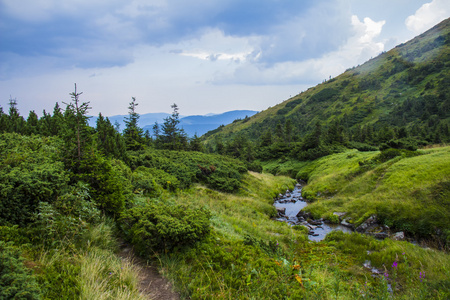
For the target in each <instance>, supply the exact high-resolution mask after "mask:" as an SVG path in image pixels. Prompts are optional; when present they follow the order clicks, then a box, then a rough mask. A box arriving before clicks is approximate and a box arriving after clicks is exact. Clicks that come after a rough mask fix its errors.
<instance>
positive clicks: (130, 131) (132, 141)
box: [123, 97, 144, 150]
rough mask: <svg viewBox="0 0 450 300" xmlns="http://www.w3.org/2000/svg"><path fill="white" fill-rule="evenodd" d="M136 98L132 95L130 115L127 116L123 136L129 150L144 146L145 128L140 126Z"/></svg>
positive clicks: (129, 107) (129, 108)
mask: <svg viewBox="0 0 450 300" xmlns="http://www.w3.org/2000/svg"><path fill="white" fill-rule="evenodd" d="M137 106H138V103H136V98H135V97H132V98H131V102H130V106H128V117H126V118H125V129H124V130H123V137H124V139H125V145H126V147H127V150H141V149H143V148H144V138H143V134H144V132H143V130H142V128H140V127H139V126H138V121H139V114H138V113H137V112H136V107H137Z"/></svg>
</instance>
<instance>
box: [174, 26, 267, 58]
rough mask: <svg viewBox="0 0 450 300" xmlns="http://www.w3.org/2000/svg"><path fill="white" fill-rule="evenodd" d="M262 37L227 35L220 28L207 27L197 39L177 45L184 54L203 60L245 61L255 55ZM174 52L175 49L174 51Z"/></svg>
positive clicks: (180, 52) (181, 53)
mask: <svg viewBox="0 0 450 300" xmlns="http://www.w3.org/2000/svg"><path fill="white" fill-rule="evenodd" d="M259 41H260V38H259V37H257V36H250V37H233V36H226V35H225V34H224V33H223V31H221V30H219V29H211V28H210V29H207V30H205V31H204V33H203V34H202V35H201V36H200V37H199V38H195V39H190V40H186V41H183V42H181V43H179V44H177V45H176V46H174V47H175V48H177V49H182V50H179V51H178V53H179V54H180V55H182V56H190V57H195V58H198V59H202V60H210V61H217V60H228V61H234V62H244V61H246V60H247V58H249V57H250V56H252V55H253V53H254V52H255V50H256V49H257V47H258V43H259ZM172 52H174V51H172Z"/></svg>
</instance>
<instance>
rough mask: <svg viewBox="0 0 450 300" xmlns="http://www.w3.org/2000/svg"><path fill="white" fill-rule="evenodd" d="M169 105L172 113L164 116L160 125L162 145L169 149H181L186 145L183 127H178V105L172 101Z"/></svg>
mask: <svg viewBox="0 0 450 300" xmlns="http://www.w3.org/2000/svg"><path fill="white" fill-rule="evenodd" d="M171 107H172V109H173V112H172V115H171V116H169V117H167V118H165V119H164V123H163V124H162V126H161V130H162V135H161V138H162V141H163V147H164V148H166V149H170V150H183V149H185V148H186V146H187V137H186V133H185V132H184V130H183V129H180V128H178V124H179V123H180V114H179V113H178V106H177V105H176V104H175V103H174V104H173V105H171Z"/></svg>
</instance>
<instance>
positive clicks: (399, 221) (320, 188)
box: [297, 146, 450, 243]
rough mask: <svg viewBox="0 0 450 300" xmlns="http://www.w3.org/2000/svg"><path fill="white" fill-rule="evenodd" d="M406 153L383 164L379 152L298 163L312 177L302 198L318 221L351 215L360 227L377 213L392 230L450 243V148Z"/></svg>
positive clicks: (301, 173)
mask: <svg viewBox="0 0 450 300" xmlns="http://www.w3.org/2000/svg"><path fill="white" fill-rule="evenodd" d="M417 154H419V155H410V154H409V153H407V152H404V153H403V154H402V155H400V156H396V157H394V158H392V159H388V160H380V157H381V154H380V152H358V151H356V150H351V151H348V152H344V153H338V154H334V155H330V156H327V157H324V158H321V159H318V160H316V161H314V162H309V163H305V164H303V165H301V164H298V165H299V166H300V168H299V169H298V173H297V177H298V178H302V177H306V178H308V185H307V186H306V187H305V188H304V189H303V195H304V197H306V198H307V199H308V200H309V201H311V202H313V203H312V204H311V205H310V206H308V208H307V210H309V211H311V212H312V213H313V214H314V215H315V216H316V217H327V216H329V215H330V213H332V212H333V211H339V212H347V213H348V214H347V217H348V218H349V219H350V220H351V222H353V223H354V224H355V225H359V224H360V223H361V222H363V221H364V220H365V219H366V218H367V217H368V216H369V215H371V214H377V215H378V216H379V218H380V219H381V220H382V221H383V222H384V223H385V224H386V225H388V226H390V227H392V229H393V230H399V231H400V230H404V231H407V232H408V233H409V234H412V235H416V236H418V237H420V238H432V236H435V237H437V238H439V239H440V240H441V242H444V243H447V241H448V238H449V237H450V236H449V230H450V221H449V218H448V216H449V215H450V197H449V195H450V181H449V178H450V164H449V163H448V162H449V161H450V147H448V146H446V147H437V148H432V149H425V150H418V151H417Z"/></svg>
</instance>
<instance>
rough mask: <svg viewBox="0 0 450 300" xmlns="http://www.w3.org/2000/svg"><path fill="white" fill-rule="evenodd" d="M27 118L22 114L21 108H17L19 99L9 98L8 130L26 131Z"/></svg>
mask: <svg viewBox="0 0 450 300" xmlns="http://www.w3.org/2000/svg"><path fill="white" fill-rule="evenodd" d="M25 125H26V122H25V120H24V119H23V118H22V117H21V116H20V114H19V110H18V109H17V100H16V99H12V98H10V99H9V124H8V128H7V131H9V132H17V133H21V134H23V133H25V132H24V131H25Z"/></svg>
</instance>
